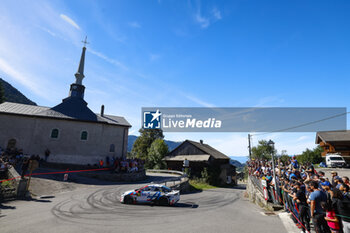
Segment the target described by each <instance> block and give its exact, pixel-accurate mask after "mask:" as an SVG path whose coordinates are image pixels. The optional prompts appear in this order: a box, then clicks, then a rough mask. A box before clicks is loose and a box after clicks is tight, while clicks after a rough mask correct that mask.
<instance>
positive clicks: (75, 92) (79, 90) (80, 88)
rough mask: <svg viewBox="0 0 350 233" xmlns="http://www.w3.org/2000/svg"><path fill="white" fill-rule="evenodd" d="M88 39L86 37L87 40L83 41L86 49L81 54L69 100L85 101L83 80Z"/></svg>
mask: <svg viewBox="0 0 350 233" xmlns="http://www.w3.org/2000/svg"><path fill="white" fill-rule="evenodd" d="M86 39H87V37H85V40H84V41H82V42H83V43H84V47H83V51H82V53H81V57H80V63H79V67H78V71H77V72H76V73H75V78H76V80H75V83H72V84H71V85H70V91H69V98H70V97H74V98H80V99H84V91H85V87H84V85H83V78H84V77H85V76H84V64H85V51H86V47H85V46H86V44H88V42H87V41H86Z"/></svg>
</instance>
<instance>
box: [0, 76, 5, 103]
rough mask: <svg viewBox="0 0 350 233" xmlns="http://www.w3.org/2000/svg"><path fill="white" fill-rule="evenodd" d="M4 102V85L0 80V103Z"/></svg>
mask: <svg viewBox="0 0 350 233" xmlns="http://www.w3.org/2000/svg"><path fill="white" fill-rule="evenodd" d="M3 102H5V91H4V87H3V86H2V82H1V81H0V104H2V103H3Z"/></svg>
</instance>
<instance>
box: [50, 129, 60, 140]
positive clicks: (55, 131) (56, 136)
mask: <svg viewBox="0 0 350 233" xmlns="http://www.w3.org/2000/svg"><path fill="white" fill-rule="evenodd" d="M58 135H59V130H58V129H53V130H52V131H51V138H58Z"/></svg>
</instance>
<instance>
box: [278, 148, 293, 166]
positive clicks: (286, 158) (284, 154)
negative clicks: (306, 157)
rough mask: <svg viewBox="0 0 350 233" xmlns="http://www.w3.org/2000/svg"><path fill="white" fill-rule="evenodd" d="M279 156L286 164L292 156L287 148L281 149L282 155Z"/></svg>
mask: <svg viewBox="0 0 350 233" xmlns="http://www.w3.org/2000/svg"><path fill="white" fill-rule="evenodd" d="M278 158H279V159H280V160H281V162H282V163H283V164H286V162H288V161H289V160H290V157H289V155H288V154H287V151H286V150H282V151H281V155H280V156H278Z"/></svg>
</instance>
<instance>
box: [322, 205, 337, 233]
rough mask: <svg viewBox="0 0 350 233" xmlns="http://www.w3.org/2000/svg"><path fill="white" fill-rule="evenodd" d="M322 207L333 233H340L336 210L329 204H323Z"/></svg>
mask: <svg viewBox="0 0 350 233" xmlns="http://www.w3.org/2000/svg"><path fill="white" fill-rule="evenodd" d="M321 206H322V208H323V210H324V211H325V212H326V217H325V218H324V219H325V220H326V221H327V224H328V227H329V228H330V230H331V232H332V233H339V232H340V225H339V218H338V217H337V216H336V214H335V211H334V209H333V208H332V207H331V205H330V204H329V203H326V202H322V203H321Z"/></svg>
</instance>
